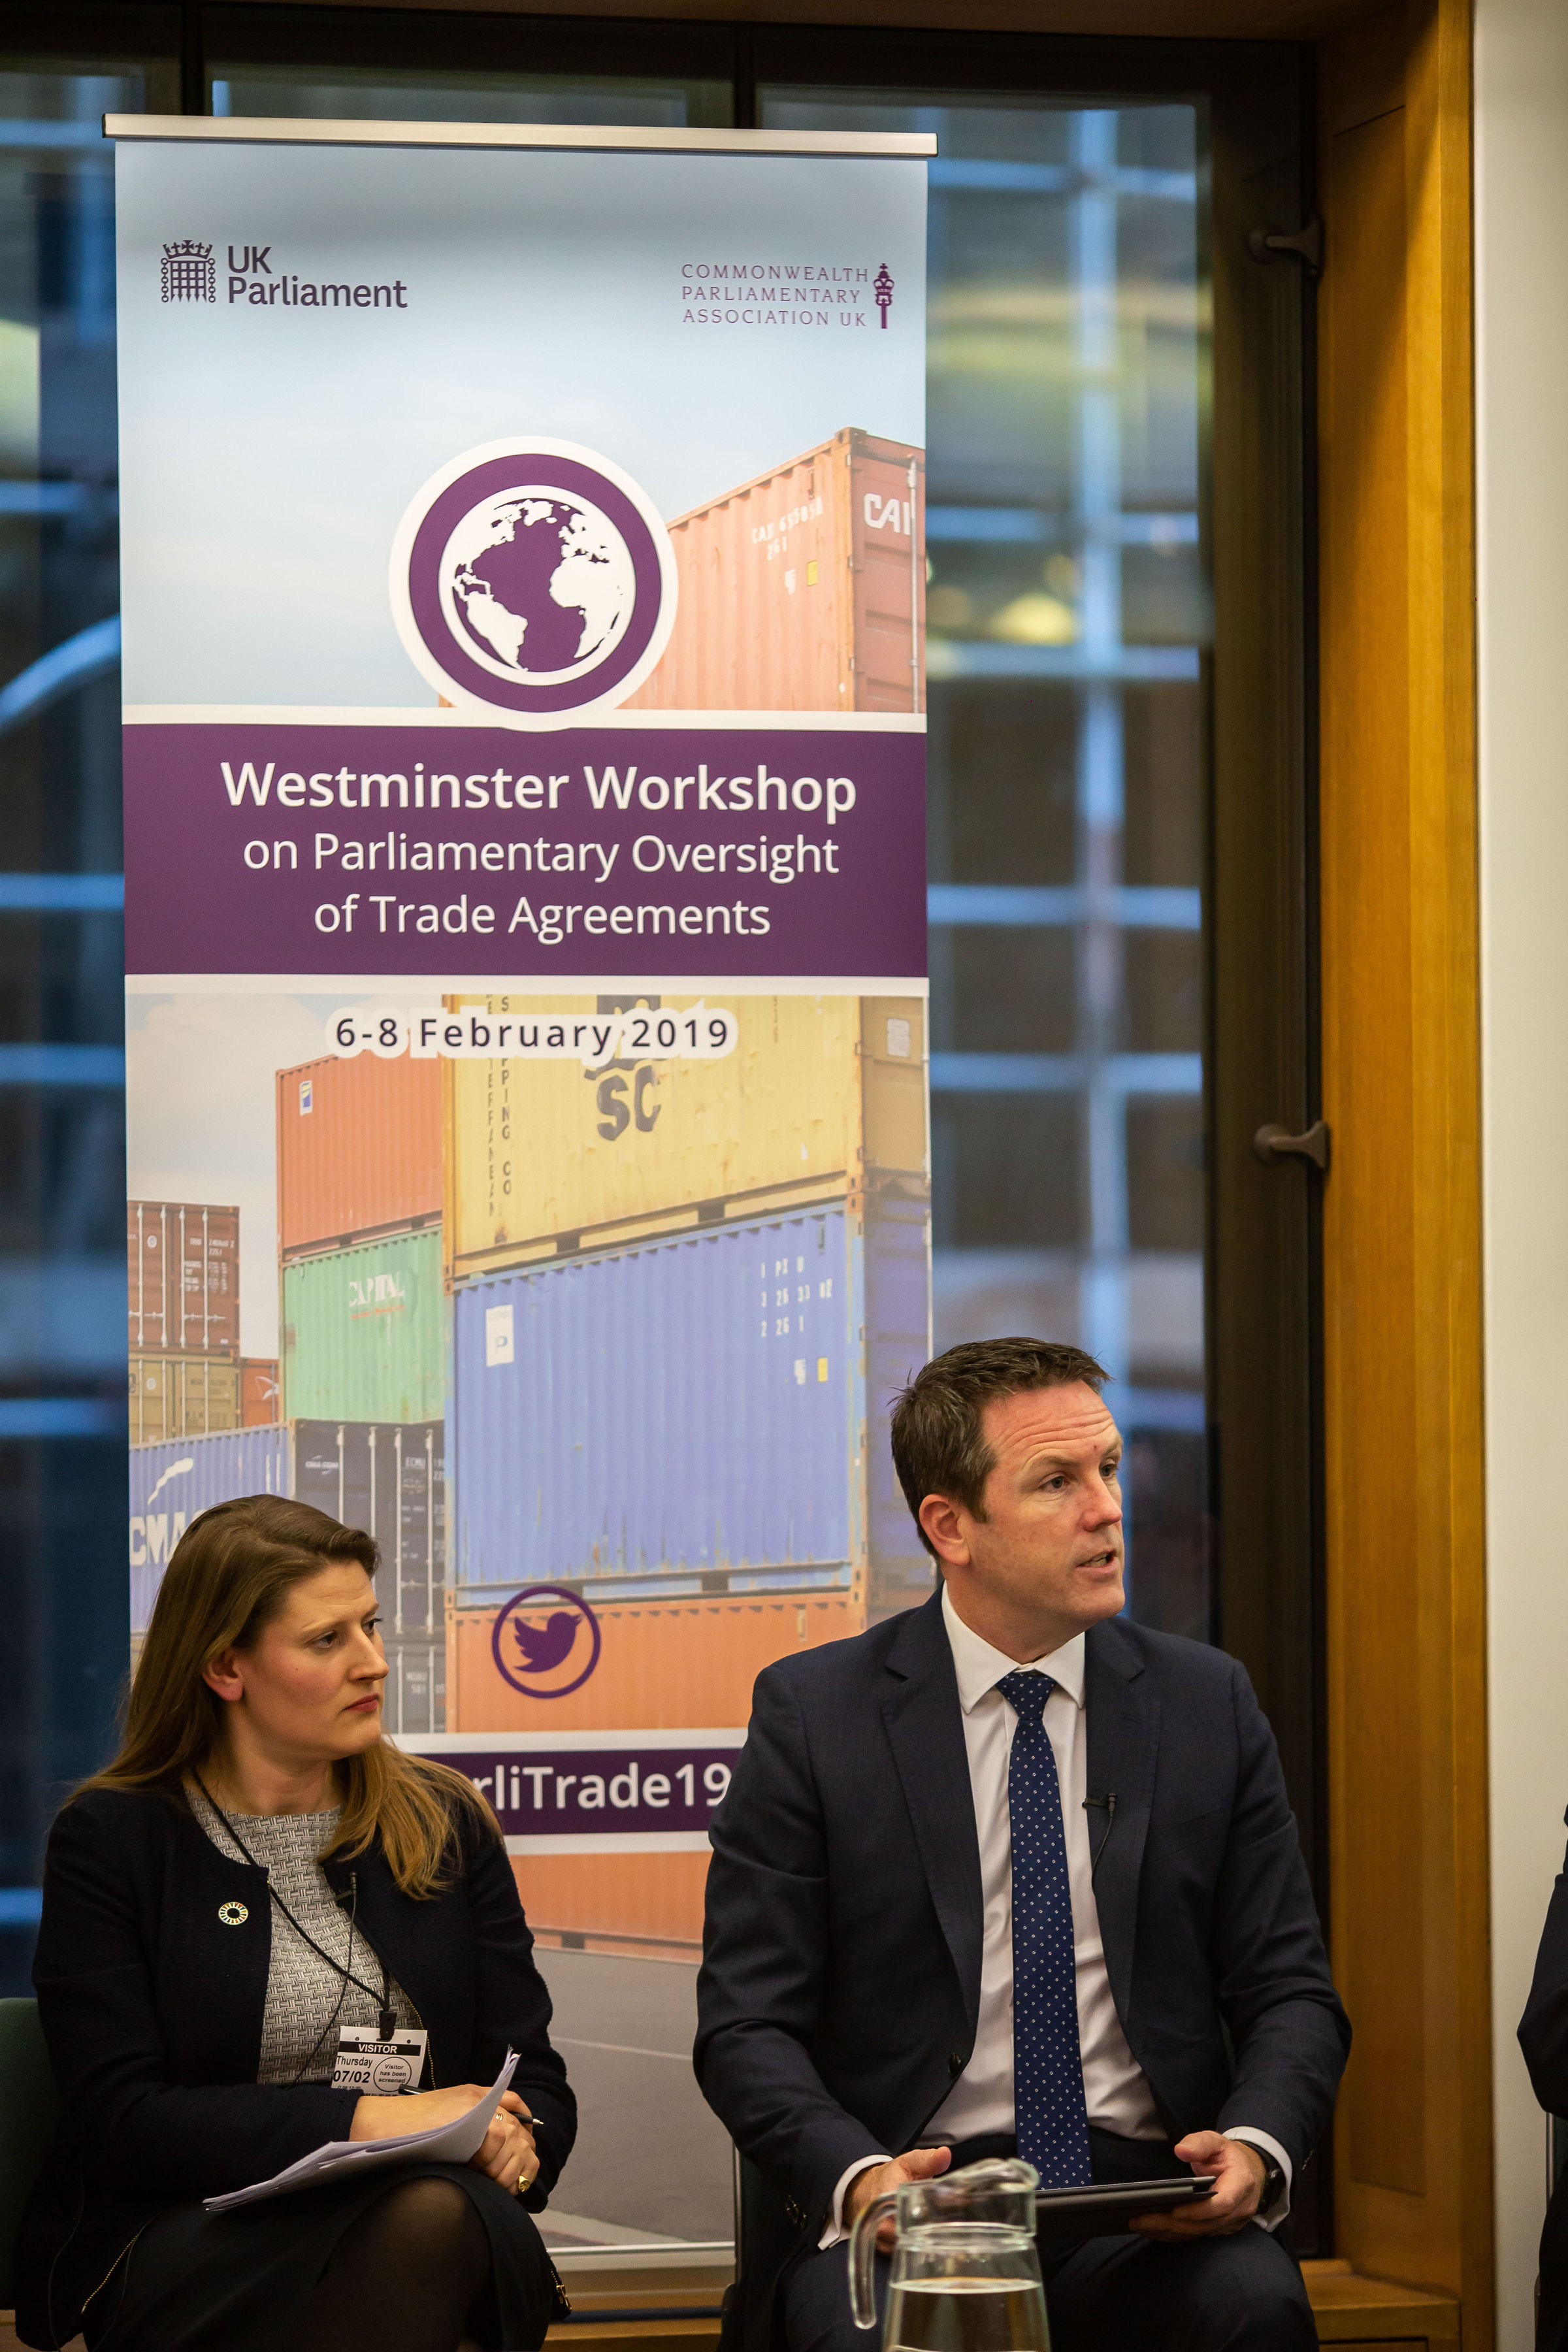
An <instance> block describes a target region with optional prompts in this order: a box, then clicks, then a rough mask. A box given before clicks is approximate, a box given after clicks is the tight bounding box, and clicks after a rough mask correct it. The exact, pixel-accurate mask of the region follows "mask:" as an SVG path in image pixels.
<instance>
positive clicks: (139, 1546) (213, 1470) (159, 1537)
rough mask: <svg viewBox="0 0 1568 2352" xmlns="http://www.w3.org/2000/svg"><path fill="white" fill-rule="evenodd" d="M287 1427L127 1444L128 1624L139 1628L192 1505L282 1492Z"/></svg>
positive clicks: (274, 1425)
mask: <svg viewBox="0 0 1568 2352" xmlns="http://www.w3.org/2000/svg"><path fill="white" fill-rule="evenodd" d="M288 1491H289V1432H288V1430H287V1429H286V1428H285V1427H284V1426H283V1425H282V1424H281V1423H277V1422H274V1423H265V1424H263V1425H262V1426H261V1427H259V1428H256V1429H221V1430H217V1431H216V1432H214V1433H212V1434H211V1435H209V1436H206V1437H176V1438H173V1439H171V1440H169V1441H168V1442H167V1443H165V1444H162V1445H133V1446H132V1448H131V1630H132V1633H145V1632H146V1630H147V1620H148V1618H149V1617H150V1616H151V1615H152V1613H153V1601H154V1600H155V1599H156V1598H157V1593H158V1587H159V1585H160V1584H161V1583H162V1581H163V1570H164V1569H165V1568H166V1567H167V1566H168V1564H169V1554H170V1553H171V1552H172V1551H173V1550H174V1546H175V1545H176V1544H177V1543H178V1542H179V1540H180V1538H181V1537H182V1536H183V1535H184V1532H185V1529H186V1528H187V1527H188V1526H189V1525H190V1522H191V1521H192V1520H193V1519H194V1518H195V1516H196V1514H197V1513H198V1511H205V1510H210V1508H211V1507H212V1506H213V1504H214V1503H229V1502H232V1501H233V1500H234V1498H235V1496H237V1495H286V1494H287V1493H288Z"/></svg>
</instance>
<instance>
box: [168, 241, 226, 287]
mask: <svg viewBox="0 0 1568 2352" xmlns="http://www.w3.org/2000/svg"><path fill="white" fill-rule="evenodd" d="M159 278H160V281H161V285H162V289H163V299H164V301H165V302H216V300H217V265H216V262H215V261H214V259H213V249H212V247H211V246H210V245H198V244H197V242H196V240H195V237H192V236H183V237H181V238H180V239H179V241H178V242H177V243H176V244H174V245H166V246H165V247H163V268H162V269H161V270H160V272H159Z"/></svg>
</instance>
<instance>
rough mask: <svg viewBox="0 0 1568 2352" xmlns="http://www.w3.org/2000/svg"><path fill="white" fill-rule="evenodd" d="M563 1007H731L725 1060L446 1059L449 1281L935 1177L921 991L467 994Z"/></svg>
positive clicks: (495, 1008) (513, 1009) (567, 1011)
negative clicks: (876, 1183) (930, 1165)
mask: <svg viewBox="0 0 1568 2352" xmlns="http://www.w3.org/2000/svg"><path fill="white" fill-rule="evenodd" d="M449 1002H450V1003H451V1004H452V1005H453V1006H454V1007H459V1006H469V1005H472V1006H476V1007H479V1006H483V1007H486V1008H488V1010H489V1012H490V1013H496V1014H507V1013H514V1014H515V1013H522V1014H524V1015H531V1014H539V1015H542V1016H545V1017H554V1018H556V1019H562V1020H564V1019H569V1018H571V1017H572V1016H573V1015H574V1014H578V1015H581V1014H587V1013H595V1012H601V1013H602V1012H609V1011H615V1010H619V1009H622V1008H629V1007H630V1006H632V1005H633V1004H634V1003H636V1004H645V1005H647V1004H655V1003H657V1004H658V1006H659V1009H661V1010H668V1011H672V1012H676V1013H680V1012H683V1011H685V1010H686V1009H687V1007H688V1006H689V1005H693V1004H698V1003H711V1004H712V1005H714V1006H715V1007H717V1006H719V1005H722V1006H723V1007H724V1008H725V1009H726V1010H728V1011H730V1012H732V1013H734V1015H735V1017H736V1020H737V1022H738V1024H739V1030H740V1036H739V1042H738V1043H737V1045H736V1046H735V1049H734V1051H733V1052H732V1053H731V1054H729V1055H725V1056H724V1058H723V1059H722V1060H720V1061H711V1062H709V1061H679V1060H668V1061H658V1060H627V1061H618V1062H612V1063H610V1064H608V1065H606V1066H604V1067H602V1068H599V1069H586V1068H584V1066H583V1065H582V1064H581V1063H579V1062H575V1061H521V1060H494V1061H459V1060H450V1061H447V1063H445V1065H444V1076H445V1084H446V1117H447V1152H446V1164H447V1204H446V1236H447V1275H448V1277H449V1278H460V1277H461V1276H465V1275H472V1274H480V1273H487V1272H492V1271H494V1270H495V1269H497V1268H498V1267H501V1266H506V1265H516V1264H520V1263H523V1262H526V1261H527V1260H529V1259H531V1258H537V1257H548V1256H552V1255H557V1254H558V1253H559V1252H560V1251H561V1250H563V1249H576V1248H580V1247H588V1248H597V1247H601V1246H604V1245H605V1244H614V1243H616V1242H618V1241H633V1240H638V1239H641V1238H642V1237H644V1236H645V1235H647V1234H658V1233H666V1232H675V1231H679V1229H680V1228H681V1227H682V1226H688V1225H697V1224H714V1223H724V1222H725V1221H727V1220H729V1219H731V1218H739V1217H750V1216H755V1215H759V1214H765V1213H771V1212H773V1210H775V1209H787V1208H793V1207H795V1206H799V1205H804V1204H805V1202H810V1201H814V1200H823V1199H832V1198H837V1197H841V1196H843V1195H845V1194H848V1195H851V1196H854V1195H856V1194H858V1193H860V1192H862V1191H863V1190H864V1188H865V1187H866V1186H867V1184H868V1181H872V1180H873V1179H874V1178H875V1176H876V1175H877V1174H878V1173H881V1174H884V1175H887V1176H892V1177H898V1178H902V1179H903V1180H904V1182H905V1184H906V1185H908V1186H911V1187H913V1188H915V1189H917V1190H921V1191H923V1189H924V1186H925V1183H926V1108H925V1100H926V1098H925V1043H926V1040H925V1004H924V1002H923V1000H922V999H921V998H920V997H913V996H908V997H857V996H761V995H758V996H749V995H743V994H737V993H735V992H731V991H729V990H726V991H724V992H722V993H718V992H710V994H709V995H708V996H705V997H691V996H680V997H666V998H664V999H661V1000H658V999H648V998H636V999H634V998H631V997H629V996H628V997H614V996H605V997H588V996H583V997H569V998H563V997H559V996H554V997H543V998H541V997H536V996H525V995H518V996H488V997H487V996H466V995H465V996H458V997H453V998H452V999H450V1000H449Z"/></svg>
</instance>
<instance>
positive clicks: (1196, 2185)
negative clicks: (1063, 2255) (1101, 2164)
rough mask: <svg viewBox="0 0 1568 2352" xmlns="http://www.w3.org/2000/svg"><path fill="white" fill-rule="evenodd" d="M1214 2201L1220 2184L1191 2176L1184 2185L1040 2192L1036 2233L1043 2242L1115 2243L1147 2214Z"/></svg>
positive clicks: (1136, 2183) (1141, 2183) (1145, 2183)
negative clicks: (1207, 2199) (1083, 2240)
mask: <svg viewBox="0 0 1568 2352" xmlns="http://www.w3.org/2000/svg"><path fill="white" fill-rule="evenodd" d="M1213 2195H1214V2182H1213V2181H1212V2180H1209V2179H1203V2178H1200V2177H1199V2176H1198V2175H1197V2174H1195V2173H1189V2174H1188V2175H1187V2176H1186V2177H1185V2178H1184V2179H1181V2180H1119V2181H1110V2182H1103V2183H1101V2182H1096V2183H1095V2184H1094V2185H1093V2186H1091V2187H1090V2188H1088V2189H1037V2190H1036V2191H1035V2216H1036V2227H1037V2230H1038V2231H1039V2234H1040V2236H1041V2237H1042V2238H1110V2237H1116V2236H1119V2235H1120V2234H1121V2231H1124V2230H1125V2229H1126V2227H1127V2224H1128V2223H1129V2221H1134V2220H1135V2219H1136V2218H1137V2216H1138V2215H1139V2214H1141V2213H1169V2212H1171V2211H1173V2210H1174V2209H1176V2208H1177V2207H1180V2206H1183V2205H1194V2204H1197V2203H1200V2202H1201V2201H1202V2200H1203V2199H1204V2198H1205V2197H1212V2196H1213Z"/></svg>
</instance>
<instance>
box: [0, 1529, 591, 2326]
mask: <svg viewBox="0 0 1568 2352" xmlns="http://www.w3.org/2000/svg"><path fill="white" fill-rule="evenodd" d="M376 1557H377V1556H376V1548H375V1545H374V1542H373V1540H372V1539H371V1538H370V1537H368V1536H366V1535H363V1534H362V1533H360V1532H359V1531H358V1530H356V1529H354V1528H345V1527H341V1526H340V1525H339V1524H338V1522H337V1521H336V1520H335V1519H331V1518H328V1517H326V1516H325V1514H324V1513H322V1512H321V1511H316V1510H312V1509H311V1508H310V1506H309V1505H308V1504H305V1503H296V1502H289V1501H287V1500H285V1499H284V1498H282V1497H280V1496H271V1495H253V1496H249V1497H248V1498H247V1499H246V1500H244V1501H240V1502H233V1503H222V1504H219V1505H218V1506H217V1507H216V1508H215V1509H213V1510H210V1511H205V1512H204V1513H203V1514H202V1516H201V1517H199V1518H198V1519H196V1520H195V1521H194V1522H193V1523H192V1525H191V1527H190V1528H188V1529H187V1530H186V1532H185V1534H184V1537H183V1538H181V1540H180V1542H179V1544H178V1545H177V1546H176V1548H175V1550H174V1557H173V1559H171V1560H170V1563H169V1567H168V1570H167V1572H166V1574H165V1576H164V1579H163V1585H162V1588H161V1590H160V1591H159V1594H158V1600H157V1604H156V1606H155V1608H154V1610H153V1619H152V1622H151V1624H150V1626H149V1628H148V1632H147V1639H146V1643H145V1646H144V1648H143V1650H142V1660H141V1664H140V1667H139V1669H138V1671H137V1674H136V1677H135V1681H134V1683H133V1685H132V1691H131V1696H130V1701H129V1706H128V1711H127V1717H126V1727H125V1738H124V1744H123V1746H122V1747H121V1751H120V1753H119V1755H118V1756H117V1757H116V1758H115V1759H114V1761H113V1762H112V1763H111V1764H110V1766H109V1767H108V1769H106V1770H104V1771H102V1772H100V1773H98V1774H97V1775H96V1776H95V1777H94V1778H93V1779H92V1780H89V1781H88V1782H87V1783H86V1784H85V1786H84V1787H83V1788H81V1789H79V1790H78V1791H77V1792H76V1794H75V1796H74V1797H73V1798H72V1799H71V1800H70V1801H69V1802H68V1804H67V1805H66V1807H65V1808H64V1810H63V1811H62V1812H61V1813H60V1815H59V1818H58V1821H57V1822H56V1823H55V1826H54V1830H53V1832H52V1834H51V1837H50V1840H49V1848H48V1855H47V1861H46V1864H45V1870H44V1898H43V1921H42V1925H41V1927H40V1929H39V1935H38V1948H37V1962H36V1965H35V1969H34V1977H35V1981H36V1983H37V1990H38V2004H39V2011H40V2015H41V2018H42V2022H43V2028H44V2032H45V2035H46V2037H47V2042H48V2046H49V2055H50V2059H51V2061H52V2063H53V2066H54V2072H55V2077H56V2081H57V2083H58V2088H59V2092H60V2097H61V2103H62V2120H61V2125H60V2129H59V2133H58V2138H57V2140H56V2143H55V2146H54V2148H53V2150H52V2151H51V2155H50V2158H49V2161H48V2163H47V2167H46V2169H45V2172H44V2175H43V2177H42V2179H41V2180H40V2183H39V2186H38V2188H37V2191H36V2192H35V2195H34V2199H33V2203H32V2205H31V2207H30V2209H29V2211H28V2215H27V2218H26V2223H25V2226H24V2229H23V2231H22V2237H21V2246H20V2253H19V2260H20V2264H21V2284H20V2290H19V2294H18V2298H17V2302H18V2308H17V2323H18V2332H19V2333H20V2335H21V2336H22V2339H23V2341H24V2342H25V2343H27V2344H31V2345H35V2346H40V2347H53V2346H58V2345H61V2344H64V2343H65V2342H67V2341H68V2339H69V2338H70V2337H72V2336H75V2335H76V2334H77V2332H78V2331H79V2330H80V2331H81V2332H82V2333H83V2334H85V2336H86V2338H87V2341H88V2344H89V2347H91V2352H99V2347H103V2352H220V2347H221V2352H272V2347H279V2346H282V2345H284V2344H287V2346H288V2347H289V2352H373V2347H374V2352H457V2347H458V2346H459V2345H460V2344H466V2345H470V2346H472V2345H477V2346H479V2347H484V2352H500V2347H506V2352H513V2347H524V2352H531V2348H532V2347H537V2346H538V2345H539V2344H540V2343H541V2342H542V2338H543V2336H544V2331H545V2328H546V2327H547V2326H548V2325H549V2323H550V2320H551V2319H552V2316H554V2315H555V2313H556V2311H557V2310H558V2309H559V2308H561V2307H562V2305H561V2296H560V2287H559V2283H558V2282H557V2280H556V2278H555V2274H554V2271H553V2268H552V2264H551V2263H550V2260H549V2257H548V2255H547V2254H546V2253H545V2252H544V2248H543V2245H542V2241H541V2239H540V2236H539V2232H538V2231H537V2229H536V2227H535V2225H534V2223H533V2221H532V2220H531V2214H532V2213H533V2212H536V2211H537V2210H539V2209H540V2208H541V2207H542V2205H543V2203H544V2200H545V2197H546V2195H547V2193H548V2191H549V2189H550V2188H551V2187H552V2184H553V2181H554V2179H555V2177H556V2175H557V2173H558V2172H559V2171H560V2169H561V2167H562V2164H563V2162H564V2160H565V2158H566V2156H567V2153H568V2151H569V2149H570V2147H571V2145H572V2139H573V2135H574V2131H575V2128H576V2106H575V2102H574V2099H573V2096H572V2094H571V2092H570V2090H569V2089H568V2088H567V2084H566V2075H565V2070H564V2068H563V2065H562V2063H561V2061H560V2059H559V2058H558V2057H557V2056H556V2054H555V2053H554V2051H553V2050H552V2048H551V2046H550V2040H549V2031H548V2029H549V2022H550V2000H549V1996H548V1994H547V1992H546V1990H545V1988H544V1984H543V1982H542V1979H541V1977H540V1975H539V1973H538V1970H537V1969H535V1967H534V1965H533V1961H532V1958H531V1952H532V1938H531V1936H530V1935H529V1932H528V1928H527V1926H526V1924H525V1922H524V1919H523V1916H522V1910H521V1905H520V1903H519V1901H518V1895H517V1887H516V1884H515V1881H514V1879H513V1877H512V1872H511V1866H510V1863H509V1862H508V1860H507V1856H506V1853H505V1850H504V1848H503V1846H502V1843H501V1840H500V1832H499V1830H498V1828H497V1824H496V1822H495V1819H494V1816H493V1815H492V1814H491V1812H490V1811H489V1807H488V1806H487V1805H486V1804H485V1803H484V1801H483V1800H482V1799H481V1798H480V1796H479V1792H478V1791H477V1790H475V1789H474V1788H473V1787H472V1786H471V1784H470V1783H469V1782H468V1781H467V1780H464V1779H462V1777H461V1776H460V1775H459V1774H458V1773H456V1772H453V1771H450V1770H448V1769H447V1768H446V1767H445V1766H442V1765H439V1764H436V1763H433V1762H430V1761H428V1760H427V1759H421V1758H416V1757H412V1756H405V1755H403V1754H402V1753H401V1752H400V1751H399V1750H398V1749H397V1748H394V1747H393V1746H392V1745H391V1744H390V1743H389V1742H388V1741H386V1740H385V1739H384V1738H383V1737H382V1729H381V1694H382V1685H383V1683H384V1679H385V1675H386V1661H385V1657H384V1654H383V1652H382V1647H381V1643H380V1641H379V1639H378V1638H377V1636H376V1632H375V1622H376V1619H375V1593H374V1587H373V1585H372V1582H371V1578H372V1576H373V1575H374V1570H375V1567H376ZM367 2041H369V2042H374V2043H377V2044H380V2045H387V2046H389V2047H388V2048H387V2049H386V2050H384V2057H383V2060H382V2062H381V2063H380V2071H379V2072H378V2073H377V2074H376V2075H375V2076H374V2078H373V2079H374V2082H375V2084H376V2085H377V2088H376V2089H375V2090H374V2091H372V2092H366V2091H365V2090H364V2089H363V2087H362V2085H363V2083H364V2081H365V2080H366V2069H365V2060H364V2057H363V2045H364V2043H365V2042H367ZM509 2047H510V2049H512V2050H514V2051H516V2052H518V2053H520V2061H519V2064H518V2067H517V2070H516V2073H515V2074H514V2075H513V2077H512V2084H511V2088H510V2091H509V2092H508V2093H507V2094H506V2095H505V2097H504V2099H503V2101H502V2104H501V2106H500V2109H499V2110H498V2111H497V2113H496V2115H495V2116H494V2117H493V2119H492V2121H491V2123H490V2125H489V2128H488V2130H487V2132H486V2135H485V2138H484V2141H483V2144H482V2146H481V2147H479V2152H478V2154H477V2155H475V2156H474V2157H473V2158H472V2159H471V2162H469V2163H468V2165H462V2166H459V2165H456V2164H437V2163H432V2162H430V2161H428V2160H410V2161H407V2162H405V2163H402V2164H399V2165H397V2166H395V2167H392V2168H378V2169H377V2170H376V2171H374V2173H371V2174H369V2175H366V2176H364V2177H363V2178H361V2179H352V2178H350V2179H346V2180H333V2181H331V2182H328V2183H324V2184H322V2185H319V2186H317V2187H314V2188H308V2189H302V2190H299V2191H296V2192H294V2193H292V2194H290V2195H288V2196H282V2197H278V2198H274V2199H271V2200H266V2201H263V2202H258V2203H255V2204H250V2205H246V2206H241V2207H238V2208H237V2209H234V2210H229V2211H227V2212H223V2213H217V2214H209V2213H207V2212H206V2211H205V2210H204V2207H203V2202H202V2200H204V2199H205V2198H208V2197H213V2196H216V2195H218V2194H220V2193H221V2192H223V2191H226V2190H230V2189H240V2188H245V2187H247V2186H249V2185H251V2184H253V2183H255V2182H258V2181H262V2180H267V2179H271V2178H272V2177H273V2176H274V2175H275V2174H276V2173H278V2172H279V2171H281V2170H282V2169H283V2168H284V2167H285V2166H287V2165H289V2164H291V2163H293V2162H294V2161H295V2160H296V2159H297V2158H300V2157H303V2156H306V2155H308V2154H310V2152H311V2150H313V2149H315V2148H317V2147H321V2145H322V2144H323V2143H324V2142H325V2141H328V2140H334V2139H338V2140H350V2139H352V2140H361V2141H364V2142H367V2143H368V2142H374V2141H375V2140H377V2139H382V2138H386V2137H393V2136H396V2135H400V2134H403V2133H406V2132H410V2131H418V2130H422V2129H425V2128H427V2127H429V2126H434V2125H438V2124H446V2123H450V2122H455V2121H456V2120H457V2119H458V2118H459V2117H460V2116H464V2115H466V2114H467V2113H468V2110H469V2109H470V2108H471V2107H472V2106H473V2105H475V2104H476V2103H477V2101H478V2100H479V2098H480V2097H481V2096H483V2095H485V2093H486V2088H487V2086H488V2085H489V2084H491V2083H493V2082H494V2080H495V2077H496V2075H497V2074H499V2072H500V2066H501V2063H502V2060H503V2058H504V2056H505V2054H506V2052H507V2050H508V2048H509ZM387 2055H390V2057H391V2061H392V2064H391V2072H392V2074H396V2072H397V2071H398V2070H399V2069H400V2068H401V2069H402V2071H403V2072H405V2074H406V2075H407V2076H408V2078H409V2081H408V2085H407V2087H406V2088H405V2089H404V2090H403V2092H402V2093H401V2095H390V2092H387V2093H385V2094H384V2093H383V2091H382V2088H381V2085H382V2083H383V2079H384V2076H385V2074H386V2071H387V2070H386V2064H385V2058H386V2056H387ZM420 2078H422V2080H423V2084H424V2085H425V2087H423V2088H420V2087H418V2081H419V2079H420Z"/></svg>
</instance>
